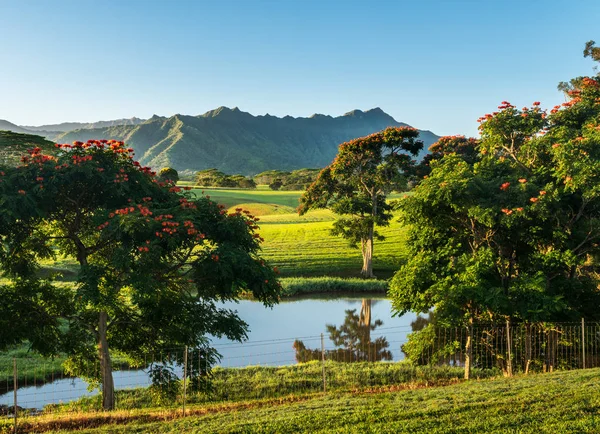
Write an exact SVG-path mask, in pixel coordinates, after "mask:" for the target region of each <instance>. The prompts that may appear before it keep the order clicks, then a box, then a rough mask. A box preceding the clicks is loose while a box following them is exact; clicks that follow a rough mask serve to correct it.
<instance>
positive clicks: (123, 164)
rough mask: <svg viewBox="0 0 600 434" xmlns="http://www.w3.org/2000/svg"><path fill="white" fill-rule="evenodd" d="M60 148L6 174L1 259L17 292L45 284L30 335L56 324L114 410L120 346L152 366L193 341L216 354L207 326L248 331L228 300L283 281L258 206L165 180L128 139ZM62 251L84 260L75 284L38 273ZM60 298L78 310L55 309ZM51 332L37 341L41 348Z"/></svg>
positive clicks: (272, 291)
mask: <svg viewBox="0 0 600 434" xmlns="http://www.w3.org/2000/svg"><path fill="white" fill-rule="evenodd" d="M59 146H60V152H59V153H58V154H57V156H56V157H52V156H47V155H43V154H42V153H41V149H39V148H36V149H33V150H32V151H31V152H30V155H29V156H26V157H24V158H23V164H22V165H21V166H20V167H17V168H12V169H8V170H6V171H5V173H4V174H3V176H2V179H1V181H2V182H0V197H1V199H0V204H1V206H2V213H0V242H1V246H2V249H1V251H0V265H1V267H2V270H3V273H4V274H5V275H6V276H8V277H10V278H12V279H13V281H14V282H15V283H14V287H15V289H16V290H18V289H19V288H21V287H22V286H23V285H22V284H21V282H32V283H36V284H37V288H39V290H36V289H31V290H29V291H30V293H31V294H32V295H31V296H29V295H28V294H29V293H24V294H25V296H26V297H27V299H26V300H25V302H27V303H30V304H33V305H34V307H38V308H40V309H43V311H42V312H40V313H39V315H41V317H43V318H46V319H47V320H45V322H44V323H42V324H37V325H36V324H33V323H34V322H33V321H32V326H35V327H33V330H32V331H30V332H28V334H29V335H33V336H34V337H35V336H36V335H40V334H41V333H42V332H40V331H39V330H42V328H43V326H44V325H45V323H48V324H49V325H50V328H49V329H48V331H47V332H45V333H46V334H54V335H55V336H54V339H52V342H56V346H57V347H58V346H61V349H62V350H63V351H65V352H66V353H67V354H69V355H70V357H69V359H68V361H67V368H68V369H69V370H70V371H71V372H72V373H73V374H78V375H84V376H86V377H88V378H90V379H92V380H96V381H99V382H100V383H101V384H102V394H103V408H104V409H112V408H113V407H114V387H113V381H112V366H111V351H119V352H120V353H121V354H124V355H126V356H127V357H128V358H129V361H130V363H132V364H137V365H142V364H143V362H144V356H145V355H148V354H151V353H153V354H156V355H160V354H168V351H166V349H167V348H173V347H177V346H181V347H183V346H184V345H186V346H190V347H192V348H203V349H204V350H205V351H204V353H205V354H207V356H206V359H207V360H209V361H211V360H212V361H214V359H215V353H216V352H215V351H214V350H213V349H211V348H210V341H209V339H208V338H207V335H209V334H210V335H213V336H226V337H228V338H230V339H234V340H242V339H244V338H245V336H246V332H247V325H246V323H244V322H243V321H242V320H241V319H240V318H239V317H238V315H237V314H236V313H235V312H234V311H231V310H228V309H224V308H221V307H219V306H218V305H217V302H220V301H226V300H234V299H237V298H238V296H239V295H240V292H241V291H250V292H251V293H252V294H254V296H255V297H256V298H258V299H259V300H260V301H262V302H263V303H264V304H265V305H272V304H273V303H276V302H277V298H278V291H279V284H278V283H277V281H276V279H275V275H274V272H273V270H272V269H271V268H270V267H269V266H267V265H266V264H265V262H264V261H262V260H261V259H260V258H259V257H258V255H257V253H258V251H259V243H260V241H261V238H260V236H259V235H258V234H257V233H256V229H257V228H258V227H257V226H256V223H255V220H254V218H253V217H252V216H250V215H248V213H243V212H241V211H240V212H235V213H231V214H228V213H227V212H226V211H225V210H224V207H223V206H222V205H217V204H216V203H214V202H212V201H210V200H209V199H207V198H205V197H195V196H192V195H191V194H189V193H184V192H183V191H182V189H181V188H179V187H176V186H174V185H172V183H170V182H167V183H163V182H160V181H159V180H158V179H157V178H156V177H155V176H154V173H153V172H151V170H150V169H149V168H146V167H141V166H140V165H139V163H137V162H136V161H133V159H132V155H131V153H132V151H133V150H132V149H131V148H129V149H127V148H125V147H124V145H123V143H122V142H115V141H109V142H106V141H89V142H87V143H85V144H84V143H81V142H75V143H74V145H72V146H71V145H59ZM57 254H59V255H62V256H65V257H67V258H72V259H74V260H75V261H76V262H77V263H78V264H79V267H80V269H79V274H78V279H77V282H76V284H75V285H74V287H73V288H71V289H70V290H68V291H65V290H64V289H61V288H60V287H59V286H56V285H55V284H54V282H52V281H51V280H43V281H41V280H40V278H38V277H37V276H38V274H37V273H36V271H37V270H38V269H39V268H40V260H42V259H48V258H54V257H56V255H57ZM34 288H35V287H34ZM38 300H39V301H40V302H38ZM46 300H50V301H51V303H50V304H49V306H47V305H46V304H45V303H44V302H45V301H46ZM60 300H62V303H63V304H64V305H65V306H67V307H68V308H62V309H56V308H54V306H56V305H60V304H59V303H58V301H60ZM3 307H4V306H3V304H0V308H3ZM7 308H8V309H10V305H9V306H8V307H7ZM2 313H3V314H4V313H5V312H2ZM31 314H33V312H31ZM2 316H3V315H2ZM59 321H60V322H61V323H62V325H64V326H65V327H62V328H59V327H57V323H58V322H59ZM16 326H18V327H21V325H20V324H18V325H16ZM8 330H9V334H11V335H12V334H13V333H17V334H18V333H20V331H19V330H16V329H14V330H13V326H11V327H9V329H8ZM22 337H27V338H29V336H22ZM39 340H40V339H38V340H35V339H34V340H33V341H32V345H33V346H34V348H35V349H39V348H40V347H41V344H40V343H39ZM42 349H43V348H42ZM165 357H166V356H165ZM164 361H166V358H165V359H164ZM200 374H201V375H202V374H205V372H204V373H200Z"/></svg>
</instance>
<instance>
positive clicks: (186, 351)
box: [183, 345, 188, 416]
mask: <svg viewBox="0 0 600 434" xmlns="http://www.w3.org/2000/svg"><path fill="white" fill-rule="evenodd" d="M184 351H185V352H184V353H183V415H184V416H185V398H186V392H187V388H186V380H187V364H188V347H187V345H186V346H185V350H184Z"/></svg>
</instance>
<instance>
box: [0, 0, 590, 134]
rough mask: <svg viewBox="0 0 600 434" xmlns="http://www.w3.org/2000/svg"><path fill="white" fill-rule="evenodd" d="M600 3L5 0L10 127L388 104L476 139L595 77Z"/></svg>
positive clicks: (425, 123) (424, 124)
mask: <svg viewBox="0 0 600 434" xmlns="http://www.w3.org/2000/svg"><path fill="white" fill-rule="evenodd" d="M599 18H600V2H598V1H591V0H590V1H584V0H581V1H577V2H569V3H568V2H566V1H552V0H546V1H538V0H527V1H512V0H504V1H491V0H489V1H433V0H420V1H410V2H409V1H402V0H395V1H383V0H380V1H378V0H371V1H353V0H320V1H316V0H314V1H313V0H297V1H296V0H277V1H276V0H273V1H267V0H264V1H259V0H257V1H251V0H240V1H233V0H230V1H227V0H221V1H214V0H211V1H203V0H196V1H188V2H186V1H176V0H172V1H151V0H140V1H135V0H119V1H107V0H105V1H86V0H74V1H59V0H55V1H52V2H49V1H45V0H40V1H36V0H15V1H9V0H0V41H1V43H0V59H2V61H1V62H0V119H6V120H9V121H11V122H14V123H17V124H21V125H39V124H47V123H57V122H64V121H81V122H90V121H96V120H108V119H116V118H121V117H132V116H137V117H142V118H147V117H150V116H152V115H153V114H155V113H156V114H159V115H164V116H169V115H173V114H176V113H182V114H190V115H195V114H201V113H204V112H205V111H207V110H210V109H213V108H216V107H218V106H221V105H225V106H229V107H233V106H238V107H239V108H240V109H241V110H244V111H247V112H250V113H252V114H255V115H257V114H265V113H270V114H272V115H277V116H283V115H286V114H290V115H292V116H309V115H311V114H312V113H325V114H330V115H340V114H343V113H344V112H347V111H350V110H352V109H355V108H359V109H362V110H366V109H369V108H373V107H381V108H382V109H383V110H384V111H386V112H387V113H389V114H390V115H392V116H393V117H394V118H395V119H397V120H398V121H402V122H406V123H409V124H411V125H413V126H415V127H418V128H422V129H429V130H432V131H433V132H435V133H437V134H467V135H475V134H477V123H476V119H477V118H478V117H479V116H481V115H483V114H485V113H487V112H490V111H493V110H495V108H496V106H497V105H498V104H499V103H500V102H501V101H502V100H508V101H510V102H512V103H514V104H517V105H518V106H519V107H520V106H522V105H526V104H531V103H532V102H533V101H541V102H542V105H543V106H544V107H552V106H553V105H554V104H556V103H560V102H563V101H564V98H563V96H562V95H561V94H560V93H559V92H558V91H557V90H556V85H557V84H558V82H559V81H562V80H568V79H570V78H572V77H575V76H578V75H589V74H592V73H593V70H592V67H593V62H592V61H591V60H589V59H584V58H583V56H582V50H583V46H584V44H585V42H586V41H588V40H590V39H595V40H597V41H598V42H600V31H599V28H600V27H599V26H598V22H600V20H599Z"/></svg>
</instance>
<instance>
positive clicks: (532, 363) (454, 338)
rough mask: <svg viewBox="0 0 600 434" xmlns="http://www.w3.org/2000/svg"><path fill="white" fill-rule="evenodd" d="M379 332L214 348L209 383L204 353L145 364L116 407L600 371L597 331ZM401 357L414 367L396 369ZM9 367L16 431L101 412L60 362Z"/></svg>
mask: <svg viewBox="0 0 600 434" xmlns="http://www.w3.org/2000/svg"><path fill="white" fill-rule="evenodd" d="M375 328H376V327H374V326H373V325H371V324H369V323H361V322H358V323H357V324H350V323H349V324H347V327H345V328H343V327H341V328H340V329H337V328H332V329H330V330H328V332H329V333H328V334H327V335H320V336H307V337H302V338H289V339H279V340H270V341H254V342H248V343H229V344H224V343H222V344H219V345H216V346H215V347H216V350H217V351H218V352H219V353H221V354H222V356H223V358H222V359H221V362H220V366H217V367H216V368H214V369H213V370H212V372H211V373H210V374H209V373H208V369H207V367H208V365H209V364H210V360H211V353H210V352H209V351H208V350H207V349H197V348H193V349H192V348H185V349H184V348H178V349H174V350H173V351H167V352H163V353H161V354H151V355H147V356H146V358H145V359H144V361H143V362H142V363H141V364H140V366H139V367H132V366H125V365H123V366H122V369H120V370H118V371H115V372H114V373H113V375H114V381H115V386H116V389H117V390H119V392H118V393H117V408H118V409H133V408H142V407H149V406H156V405H160V406H163V407H167V408H172V409H173V410H174V411H175V410H176V411H182V410H183V412H185V408H186V405H188V406H189V405H191V404H198V403H208V402H222V401H242V400H250V399H269V398H278V397H282V396H287V395H290V394H296V395H297V394H305V393H311V392H328V391H344V390H357V389H365V388H381V387H390V386H394V387H399V386H407V385H411V387H413V386H415V385H417V386H418V385H419V384H430V385H431V384H445V383H448V382H452V381H456V379H457V378H461V377H462V376H463V371H464V367H465V363H466V362H467V360H470V363H471V367H472V370H473V372H474V374H475V375H476V376H478V377H486V376H494V375H500V374H501V373H503V374H504V375H512V374H513V373H527V372H533V371H535V372H547V371H553V370H556V369H579V368H591V367H599V366H600V325H598V324H596V323H594V324H585V323H584V322H583V321H582V322H581V323H577V324H574V323H569V324H567V323H561V324H551V325H550V324H535V325H533V324H506V325H502V326H497V325H484V324H479V325H476V326H473V327H471V328H440V327H435V326H434V325H432V324H429V325H426V326H425V327H424V328H423V329H422V330H421V331H420V333H418V334H414V335H412V336H410V337H407V336H408V334H409V333H410V329H407V328H406V327H389V328H377V330H375ZM469 342H470V345H469ZM469 347H470V349H469ZM402 351H404V352H405V353H406V356H407V358H409V360H410V361H411V362H412V363H396V362H397V361H399V360H401V359H402V358H403V355H402ZM11 362H12V366H5V367H0V372H2V369H4V373H3V374H2V375H3V376H4V377H5V378H2V377H0V415H3V416H5V417H12V418H15V422H16V420H17V419H16V418H17V417H20V416H19V413H21V416H23V415H31V414H37V413H39V412H41V411H43V412H44V413H52V412H55V413H63V412H67V411H70V410H73V411H81V410H88V409H99V408H100V406H101V405H100V402H101V401H100V399H99V396H98V394H97V393H98V392H97V391H95V392H94V391H89V390H88V389H87V383H86V382H85V381H83V380H82V379H79V378H70V377H67V376H65V375H64V373H63V371H62V369H60V364H59V363H57V362H52V361H44V360H42V359H39V358H37V359H36V358H29V357H19V358H14V359H13V360H12V361H11ZM116 364H117V365H118V363H116ZM7 371H8V372H7ZM182 379H183V380H182ZM209 379H210V381H207V380H209ZM42 409H43V410H42ZM15 410H16V411H15Z"/></svg>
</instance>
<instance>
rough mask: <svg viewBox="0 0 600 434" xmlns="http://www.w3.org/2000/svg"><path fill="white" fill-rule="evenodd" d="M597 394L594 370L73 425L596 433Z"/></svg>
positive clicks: (124, 429)
mask: <svg viewBox="0 0 600 434" xmlns="http://www.w3.org/2000/svg"><path fill="white" fill-rule="evenodd" d="M599 388H600V370H599V369H589V370H579V371H570V372H564V371H563V372H555V373H552V374H537V375H530V376H520V377H515V378H509V379H506V378H496V379H491V380H478V381H477V380H475V381H471V382H461V383H459V384H455V385H450V386H444V387H430V388H422V389H415V390H400V391H393V390H394V389H393V388H383V389H367V390H362V391H356V392H353V393H331V394H328V395H322V394H313V395H305V396H299V395H290V396H288V397H284V398H278V399H268V400H255V401H246V402H241V403H232V404H225V405H224V404H213V405H204V406H192V407H191V408H189V410H188V411H189V413H188V414H190V416H188V417H182V416H181V413H179V414H174V413H173V410H171V412H164V411H162V412H160V411H153V412H152V411H146V412H137V413H136V412H121V413H117V414H115V415H112V416H111V415H102V414H92V415H89V416H86V415H79V418H80V420H79V421H78V422H77V421H76V420H74V421H73V422H72V425H73V426H75V425H76V424H78V425H79V428H80V429H81V425H82V424H84V425H87V426H88V427H89V426H96V427H97V428H95V429H81V431H78V432H85V433H109V432H110V433H180V432H186V433H240V432H243V433H360V434H363V433H536V434H537V433H551V434H556V433H598V432H599V431H600V417H599V414H600V395H599V394H598V390H599ZM400 389H403V388H400ZM71 417H72V418H73V419H75V415H73V416H71ZM111 419H112V421H113V422H111ZM86 422H87V424H86ZM53 425H54V426H57V427H68V425H69V423H68V422H66V423H64V424H61V423H60V422H59V419H55V421H54V422H48V423H47V424H43V423H39V424H38V425H34V426H33V427H35V428H34V429H37V431H36V432H54V433H63V432H69V430H68V429H55V430H54V431H48V430H47V429H46V428H47V427H52V426H53ZM30 432H31V431H30Z"/></svg>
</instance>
